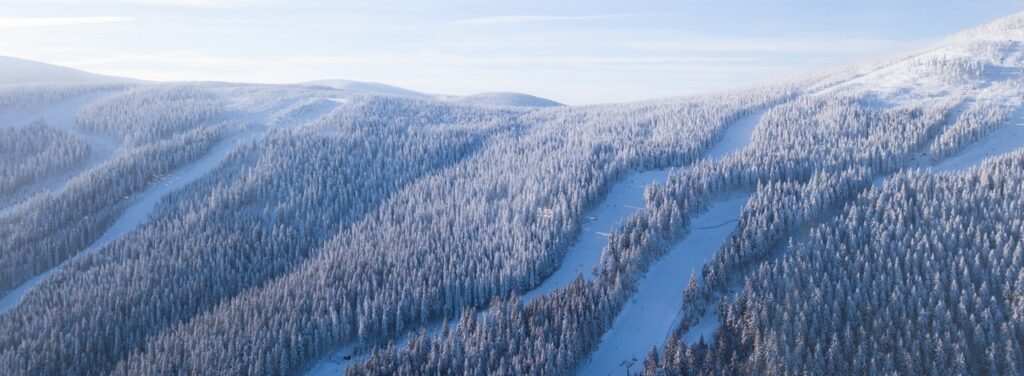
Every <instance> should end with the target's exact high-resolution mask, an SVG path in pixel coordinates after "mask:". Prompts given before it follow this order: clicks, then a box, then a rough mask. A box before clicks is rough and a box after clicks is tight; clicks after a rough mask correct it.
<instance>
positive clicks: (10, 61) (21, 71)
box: [0, 56, 135, 85]
mask: <svg viewBox="0 0 1024 376" xmlns="http://www.w3.org/2000/svg"><path fill="white" fill-rule="evenodd" d="M133 81H135V80H133V79H130V78H124V77H115V76H106V75H102V74H95V73H90V72H86V71H83V70H78V69H74V68H68V67H62V66H59V65H53V64H47V63H42V62H38V61H32V60H25V59H20V58H16V57H10V56H0V85H24V84H53V83H81V84H84V83H90V84H91V83H120V82H133Z"/></svg>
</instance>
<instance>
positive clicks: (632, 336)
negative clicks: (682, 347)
mask: <svg viewBox="0 0 1024 376" xmlns="http://www.w3.org/2000/svg"><path fill="white" fill-rule="evenodd" d="M766 111H767V110H761V111H757V112H755V113H753V114H751V115H747V116H744V117H743V118H741V119H739V120H737V121H736V122H735V123H733V124H732V125H730V126H729V127H728V128H727V130H726V133H725V135H724V136H723V137H722V139H721V141H720V142H718V143H716V144H715V145H714V146H713V147H712V148H711V150H709V151H708V153H707V158H709V159H720V158H722V157H724V156H726V155H729V154H731V153H734V152H737V151H739V150H742V149H743V148H745V147H746V146H747V144H749V143H750V140H751V138H752V137H753V134H754V130H755V129H757V124H758V123H759V121H760V119H761V117H762V116H763V115H764V113H765V112H766ZM751 195H752V193H751V192H746V193H739V194H736V193H734V194H730V195H725V196H723V197H722V198H719V199H718V200H716V201H714V202H712V203H711V204H710V205H709V207H708V210H707V211H706V212H704V213H701V214H698V215H696V216H694V218H693V221H692V222H691V223H690V226H691V230H690V232H689V233H688V234H687V235H686V236H685V237H684V238H683V240H682V241H680V242H679V243H678V244H677V245H675V246H673V247H672V249H671V250H669V252H668V254H666V255H665V256H663V257H662V258H661V259H659V260H658V261H656V262H655V263H654V264H653V265H652V266H651V268H650V269H649V270H648V271H647V273H646V274H645V275H644V278H643V280H641V281H640V284H639V285H638V287H637V292H636V293H634V295H633V297H632V298H631V299H630V301H629V302H628V303H626V306H625V307H623V309H622V311H620V312H619V314H618V315H617V316H616V318H615V322H614V323H613V324H612V327H611V329H609V330H608V332H606V333H605V334H604V336H603V337H602V338H601V344H600V345H599V346H598V348H597V350H595V351H594V352H593V353H591V355H590V357H589V358H588V360H586V361H585V362H584V363H583V365H582V366H581V368H580V369H579V374H581V375H598V374H613V373H614V374H619V373H621V372H624V371H627V370H629V368H630V367H631V366H632V365H633V363H634V362H637V361H639V360H642V359H643V356H644V355H645V354H646V353H647V351H650V349H651V346H654V345H662V344H663V343H664V339H665V336H666V334H667V333H670V332H671V331H672V330H673V328H674V327H675V325H676V324H677V323H678V318H679V316H680V315H681V314H682V312H681V309H682V299H681V297H682V296H683V290H684V289H685V288H686V281H687V280H689V278H690V276H691V275H693V273H697V272H698V271H699V270H700V268H701V267H702V266H703V265H704V262H705V261H706V260H707V259H708V258H709V257H711V256H712V255H713V254H714V253H715V251H717V250H718V248H719V247H720V246H721V244H722V242H724V241H725V239H726V238H727V237H728V236H729V234H730V233H732V230H733V229H734V228H735V227H736V220H737V219H739V215H740V212H741V209H742V208H743V205H744V204H745V203H746V202H747V200H749V199H750V196H751Z"/></svg>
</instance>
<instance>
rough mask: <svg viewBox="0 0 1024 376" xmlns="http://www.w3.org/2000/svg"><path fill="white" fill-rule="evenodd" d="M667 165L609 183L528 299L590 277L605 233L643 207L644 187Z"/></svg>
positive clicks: (658, 180) (662, 177)
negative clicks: (558, 263) (579, 277)
mask: <svg viewBox="0 0 1024 376" xmlns="http://www.w3.org/2000/svg"><path fill="white" fill-rule="evenodd" d="M669 171H670V170H669V169H662V170H651V171H645V172H639V173H633V174H630V175H628V176H627V177H626V178H625V179H622V180H621V181H619V182H618V183H616V184H615V186H614V187H612V189H611V191H610V192H608V194H607V195H606V196H605V198H604V199H603V201H601V203H600V204H598V205H597V207H595V208H594V209H592V210H591V211H590V212H589V213H587V215H586V216H585V217H584V220H583V223H582V226H581V227H582V231H581V232H580V235H579V237H577V238H576V241H575V242H574V243H573V245H572V247H571V248H569V250H568V251H567V252H566V254H565V258H564V259H562V264H561V266H559V268H558V270H556V271H555V273H554V274H552V275H551V276H549V277H548V278H547V279H545V280H544V282H543V283H541V284H540V286H537V287H536V288H534V289H533V290H530V291H529V292H527V293H526V294H524V295H523V302H524V303H529V302H530V301H532V300H533V299H536V298H538V297H540V296H542V295H544V294H548V293H550V292H552V291H555V289H559V288H563V287H565V286H568V285H569V283H570V282H572V280H573V279H575V278H576V276H577V275H579V274H581V273H582V274H583V278H585V279H586V280H588V281H589V280H591V279H593V278H594V275H593V273H592V271H593V269H594V267H595V266H597V264H598V262H600V260H601V250H602V249H603V248H604V246H605V245H606V244H607V243H608V234H609V233H610V232H611V231H613V230H615V229H617V228H619V225H620V224H621V223H622V221H623V220H624V219H626V218H627V217H629V216H631V215H633V214H634V213H636V212H637V211H640V210H641V209H643V206H644V189H646V188H647V186H648V185H650V184H651V183H664V182H665V179H667V178H668V174H669Z"/></svg>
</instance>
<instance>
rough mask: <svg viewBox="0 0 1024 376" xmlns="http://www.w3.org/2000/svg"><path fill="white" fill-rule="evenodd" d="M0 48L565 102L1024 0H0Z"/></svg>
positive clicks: (876, 39) (985, 14)
mask: <svg viewBox="0 0 1024 376" xmlns="http://www.w3.org/2000/svg"><path fill="white" fill-rule="evenodd" d="M0 9H3V12H2V13H0V35H2V36H0V55H6V56H14V57H19V58H24V59H31V60H39V61H43V62H48V63H52V64H58V65H64V66H69V67H73V68H78V69H83V70H87V71H91V72H96V73H103V74H110V75H119V76H127V77H132V78H139V79H146V80H161V81H162V80H174V81H177V80H215V81H236V82H261V83H293V82H303V81H310V80H318V79H351V80H359V81H372V82H383V83H387V84H392V85H397V86H401V87H405V88H408V89H412V90H418V91H423V92H428V93H438V94H453V95H465V94H472V93H479V92H492V91H516V92H524V93H529V94H533V95H538V96H542V97H546V98H551V99H554V100H557V101H560V102H563V103H567V104H588V103H606V102H622V101H633V100H642V99H650V98H660V97H668V96H675V95H685V94H690V93H696V92H706V91H713V90H720V89H727V88H732V87H741V86H745V85H750V84H756V83H759V82H766V81H770V80H773V79H778V78H783V77H790V76H795V75H798V74H800V73H801V72H808V71H819V70H823V69H828V68H835V67H839V66H843V65H847V64H852V63H857V62H865V61H870V60H873V59H878V58H884V57H890V56H897V55H900V54H905V53H909V52H912V51H914V50H916V49H922V48H925V47H927V46H930V45H934V44H936V43H938V42H940V41H941V40H942V38H943V37H945V36H946V35H949V34H952V33H955V32H957V31H960V30H963V29H966V28H969V27H972V26H976V25H979V24H982V23H985V22H988V21H991V20H994V19H997V18H1000V17H1003V16H1007V15H1010V14H1013V13H1016V12H1020V11H1024V2H1022V1H1021V0H1013V1H1004V0H962V1H961V0H957V1H954V0H886V1H880V0H859V1H839V0H779V1H770V0H718V1H707V0H670V1H639V0H634V1H621V0H618V1H606V0H558V1H552V0H543V1H535V0H523V1H515V0H513V1H501V2H496V1H470V0H453V1H422V0H420V1H414V0H376V1H373V0H368V1H363V0H347V1H346V0H341V1H327V0H323V1H313V0H307V1H304V0H291V1H288V0H88V1H86V0H0Z"/></svg>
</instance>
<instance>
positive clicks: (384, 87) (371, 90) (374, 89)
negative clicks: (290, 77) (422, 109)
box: [303, 80, 435, 99]
mask: <svg viewBox="0 0 1024 376" xmlns="http://www.w3.org/2000/svg"><path fill="white" fill-rule="evenodd" d="M303 85H307V86H326V87H329V88H332V89H338V90H341V91H347V92H349V93H352V94H368V95H390V96H399V97H409V98H420V99H434V98H435V97H434V96H433V95H430V94H426V93H421V92H418V91H414V90H409V89H405V88H401V87H398V86H392V85H388V84H382V83H379V82H361V81H352V80H317V81H309V82H304V83H303Z"/></svg>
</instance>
